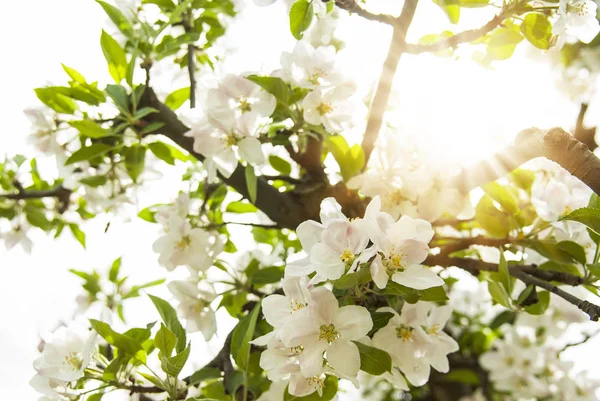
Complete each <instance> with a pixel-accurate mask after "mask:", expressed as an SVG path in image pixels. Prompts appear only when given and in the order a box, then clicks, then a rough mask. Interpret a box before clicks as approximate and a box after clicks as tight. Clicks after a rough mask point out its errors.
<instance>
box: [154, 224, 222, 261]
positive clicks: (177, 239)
mask: <svg viewBox="0 0 600 401" xmlns="http://www.w3.org/2000/svg"><path fill="white" fill-rule="evenodd" d="M152 250H153V251H154V252H156V253H159V254H160V256H159V258H158V263H159V264H160V265H161V266H163V267H165V268H167V270H169V271H172V270H173V269H175V268H176V267H177V266H186V265H187V266H189V267H190V268H192V269H193V270H195V271H205V270H206V269H208V268H209V267H210V266H211V265H212V262H213V257H214V256H215V255H216V254H218V253H220V252H221V250H222V244H221V242H220V241H219V239H218V238H217V237H216V236H213V235H211V234H209V233H208V232H207V231H204V230H203V229H201V228H192V226H191V225H190V223H189V222H188V221H187V220H184V219H179V220H178V221H175V222H171V223H170V230H169V231H168V232H166V233H165V234H164V235H163V236H162V237H160V238H158V239H157V240H156V241H155V242H154V244H153V245H152Z"/></svg>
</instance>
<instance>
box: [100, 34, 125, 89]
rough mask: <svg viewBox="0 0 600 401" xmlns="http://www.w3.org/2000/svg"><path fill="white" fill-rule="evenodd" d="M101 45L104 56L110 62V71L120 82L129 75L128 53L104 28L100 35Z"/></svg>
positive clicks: (116, 80) (117, 81)
mask: <svg viewBox="0 0 600 401" xmlns="http://www.w3.org/2000/svg"><path fill="white" fill-rule="evenodd" d="M100 45H101V46H102V52H103V53H104V58H105V59H106V62H107V63H108V72H109V73H110V76H111V77H112V78H113V79H114V80H115V82H116V83H120V82H121V81H122V80H123V79H124V78H125V76H126V75H127V54H126V53H125V50H123V48H122V47H121V45H120V44H119V43H118V42H117V41H116V40H115V39H114V38H113V37H112V36H110V35H109V34H108V33H106V32H105V31H104V30H103V31H102V36H101V37H100Z"/></svg>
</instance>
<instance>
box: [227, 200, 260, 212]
mask: <svg viewBox="0 0 600 401" xmlns="http://www.w3.org/2000/svg"><path fill="white" fill-rule="evenodd" d="M257 210H258V209H257V208H256V206H254V205H253V204H251V203H246V202H242V201H234V202H229V204H228V205H227V208H226V209H225V211H226V212H229V213H255V212H256V211H257Z"/></svg>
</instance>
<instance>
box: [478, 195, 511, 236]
mask: <svg viewBox="0 0 600 401" xmlns="http://www.w3.org/2000/svg"><path fill="white" fill-rule="evenodd" d="M475 220H477V222H478V223H479V224H480V225H481V227H482V228H483V229H484V230H485V231H487V232H488V233H489V234H490V235H492V236H494V237H506V236H507V235H508V233H509V232H510V228H511V226H510V220H509V218H508V216H507V214H506V213H505V212H503V211H501V210H500V209H498V208H497V207H496V206H495V205H494V202H493V201H492V198H491V197H490V196H489V195H487V194H486V195H483V196H482V197H481V199H480V200H479V203H478V204H477V206H476V207H475Z"/></svg>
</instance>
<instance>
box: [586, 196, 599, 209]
mask: <svg viewBox="0 0 600 401" xmlns="http://www.w3.org/2000/svg"><path fill="white" fill-rule="evenodd" d="M588 207H590V208H592V209H600V196H598V195H597V194H596V193H592V196H590V200H589V202H588Z"/></svg>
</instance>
